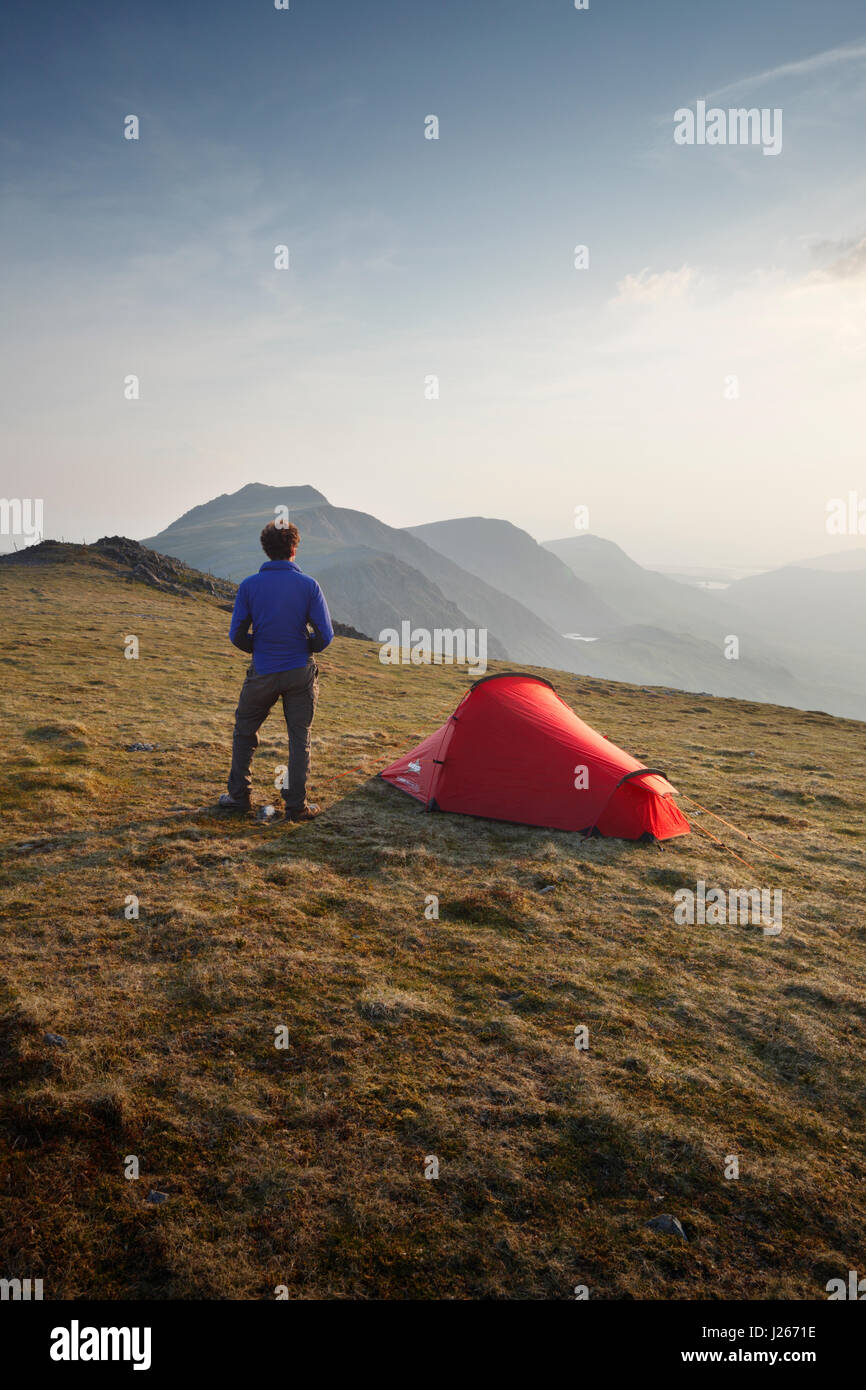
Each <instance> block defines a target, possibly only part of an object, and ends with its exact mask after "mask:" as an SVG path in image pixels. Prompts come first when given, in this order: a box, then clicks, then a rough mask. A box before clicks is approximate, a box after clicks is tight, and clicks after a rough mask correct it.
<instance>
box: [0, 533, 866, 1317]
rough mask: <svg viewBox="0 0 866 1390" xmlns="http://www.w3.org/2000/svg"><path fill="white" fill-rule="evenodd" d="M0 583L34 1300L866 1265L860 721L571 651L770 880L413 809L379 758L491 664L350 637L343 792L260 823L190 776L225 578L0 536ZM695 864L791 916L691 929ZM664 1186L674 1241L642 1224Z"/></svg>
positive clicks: (648, 1285)
mask: <svg viewBox="0 0 866 1390" xmlns="http://www.w3.org/2000/svg"><path fill="white" fill-rule="evenodd" d="M0 594H2V601H3V612H4V619H5V621H4V650H3V655H2V659H0V664H2V670H3V673H4V686H5V688H6V690H7V691H8V698H7V701H6V710H7V713H6V719H5V724H4V733H3V745H2V747H3V767H2V780H3V786H2V797H3V807H4V836H5V841H6V844H7V850H6V853H5V855H4V870H3V881H2V902H3V908H4V924H3V929H2V930H3V935H2V941H3V958H4V978H3V984H2V989H0V1081H2V1085H3V1090H4V1102H3V1116H2V1128H0V1145H2V1147H0V1165H2V1167H0V1194H2V1197H0V1202H2V1208H0V1209H2V1222H3V1249H2V1256H0V1260H2V1263H0V1274H3V1275H5V1276H7V1277H13V1276H17V1277H20V1278H25V1277H27V1276H31V1277H37V1278H42V1279H43V1280H44V1287H45V1295H46V1297H52V1298H69V1297H81V1296H104V1297H110V1298H130V1297H146V1296H155V1297H159V1298H263V1297H272V1296H273V1290H274V1287H275V1286H276V1285H279V1284H286V1285H288V1287H289V1290H290V1293H291V1296H293V1297H301V1298H313V1297H334V1296H341V1297H362V1298H369V1297H376V1298H405V1297H413V1298H416V1297H420V1298H426V1297H436V1296H439V1297H446V1298H466V1297H506V1298H516V1297H533V1298H568V1297H569V1296H571V1291H572V1289H573V1287H574V1285H575V1284H578V1283H585V1284H587V1285H589V1287H590V1289H591V1291H592V1295H593V1296H594V1297H601V1298H632V1297H640V1298H736V1297H750V1298H758V1299H761V1298H771V1297H779V1296H781V1297H790V1298H808V1297H816V1296H817V1297H820V1296H822V1295H823V1289H824V1284H825V1282H826V1280H827V1279H829V1278H831V1277H837V1276H840V1275H841V1276H843V1277H844V1275H845V1274H846V1272H847V1270H849V1269H860V1270H861V1271H862V1269H863V1267H864V1265H866V1255H864V1250H863V1245H862V1232H863V1229H864V1198H863V1191H864V1184H863V1178H864V1140H863V1132H862V1116H863V1108H864V1107H863V1102H864V1083H863V1079H862V1068H861V1065H860V1056H859V1054H860V1051H861V1039H862V1033H863V1023H864V1018H866V1003H864V997H863V992H862V988H861V982H862V979H863V964H864V942H866V925H864V917H863V910H862V909H863V892H862V885H863V834H864V815H863V806H862V795H861V781H860V778H861V776H862V760H863V745H862V728H863V726H862V725H858V724H855V723H853V722H846V721H844V720H837V719H831V718H828V717H826V716H822V715H815V714H805V713H798V712H796V711H792V710H782V709H778V708H775V707H771V706H766V705H757V704H744V703H741V702H737V701H733V700H717V699H710V698H708V697H700V696H693V695H685V694H678V693H669V692H657V691H655V692H642V691H640V690H638V689H635V688H633V687H627V686H621V685H615V684H608V683H605V682H599V681H590V680H581V679H578V678H571V677H567V676H561V675H559V674H558V673H557V674H555V675H554V676H553V679H554V683H555V684H556V686H557V688H558V689H559V691H560V693H561V694H562V695H563V696H564V697H565V698H566V699H567V700H569V702H570V703H571V704H572V705H573V706H574V707H575V708H576V709H577V710H578V711H579V713H580V714H581V715H582V716H583V717H585V718H586V719H587V720H588V721H589V722H590V723H591V724H593V725H595V726H596V727H597V728H599V729H600V730H601V731H602V732H604V733H607V734H609V735H610V737H611V738H613V739H614V740H615V741H616V742H618V743H620V744H622V745H623V746H624V747H626V748H628V749H629V750H630V751H632V752H634V753H636V754H638V755H639V756H646V757H647V760H648V761H650V762H651V764H652V765H654V766H655V765H659V766H662V767H665V768H667V769H668V770H669V772H670V774H671V776H672V777H673V778H674V780H675V781H676V783H677V784H678V785H679V786H680V787H681V788H682V790H683V791H687V792H688V793H689V794H690V795H692V796H693V797H695V798H696V799H697V800H698V801H701V802H703V803H705V804H706V805H709V806H711V807H713V808H715V809H716V810H718V811H719V812H720V813H721V814H722V815H726V816H731V817H733V819H734V820H735V821H737V822H738V823H740V824H742V825H743V826H744V828H746V829H747V830H749V831H750V832H752V833H754V834H756V835H757V836H758V837H759V839H761V840H763V841H764V842H765V843H766V844H767V845H769V846H770V847H771V848H774V849H775V850H776V851H777V852H778V853H780V854H781V855H782V859H781V860H780V861H776V860H774V859H772V858H770V857H769V856H768V855H764V854H763V853H762V852H759V851H757V850H754V849H751V848H750V847H745V848H746V853H745V857H746V858H747V859H751V860H752V861H753V862H754V863H755V865H756V866H757V872H756V873H755V874H752V873H750V872H748V871H746V870H745V869H744V868H743V867H742V866H741V865H740V864H738V863H737V862H736V861H735V860H734V859H733V858H732V857H731V856H730V855H725V854H724V853H722V852H721V851H719V850H717V849H716V848H715V847H713V846H711V845H709V844H708V842H706V841H705V840H703V839H702V838H701V837H700V836H699V835H697V834H695V835H693V836H690V837H688V838H687V839H683V840H677V841H673V842H669V843H668V844H667V845H666V846H665V849H664V852H663V853H660V852H659V850H658V849H657V848H655V847H651V846H643V845H633V844H624V843H621V842H618V841H612V840H595V841H587V842H584V841H581V840H580V838H579V837H577V836H573V835H566V834H559V833H554V832H549V831H541V830H531V829H526V828H522V827H516V826H508V825H502V824H495V823H491V822H484V821H477V820H471V819H466V818H460V817H449V816H437V815H426V814H424V812H423V811H422V810H421V808H420V807H419V806H418V805H417V804H416V803H415V802H413V801H411V800H410V799H409V798H406V797H403V796H401V795H400V794H399V793H398V792H396V791H394V790H393V789H392V788H389V787H387V786H385V785H384V784H383V783H382V782H380V781H378V780H376V779H375V777H374V776H373V774H374V773H375V772H376V771H377V770H378V769H379V768H380V767H381V766H383V765H384V764H385V762H386V761H390V760H391V759H392V758H393V757H394V756H396V754H397V753H398V752H400V751H402V750H405V749H406V748H408V747H410V746H411V745H412V743H413V742H414V741H416V740H418V739H419V738H420V737H421V736H423V735H424V734H426V733H427V732H429V731H430V730H431V729H432V728H434V727H435V726H436V725H437V724H438V723H440V722H441V721H442V720H443V719H444V718H445V717H446V716H447V714H448V713H449V712H450V711H451V709H452V708H453V707H454V705H455V704H456V703H457V700H458V699H459V698H460V695H461V694H462V693H463V691H464V690H465V688H466V686H467V684H468V680H467V678H466V677H465V675H461V674H460V673H458V672H456V671H454V670H451V669H448V668H437V667H431V668H420V669H399V668H397V669H395V668H389V667H383V666H381V665H380V664H379V662H378V661H377V659H376V648H375V647H374V646H372V645H371V644H367V643H362V642H350V641H347V640H342V639H338V640H337V641H336V642H335V643H334V645H333V648H332V649H331V650H330V651H329V652H327V653H326V654H325V655H324V656H323V657H322V658H321V662H320V664H321V667H322V680H321V696H322V697H321V705H320V711H319V716H318V719H317V722H316V725H315V729H314V779H313V785H312V792H313V794H314V796H315V797H316V799H317V800H318V801H319V802H320V804H322V805H323V806H324V808H325V811H324V814H323V815H322V816H321V817H320V818H319V819H318V820H317V821H316V822H314V823H312V824H310V825H298V826H292V827H285V826H283V827H273V828H268V827H264V826H260V825H258V824H256V823H255V821H254V820H253V819H252V818H250V819H240V820H232V819H225V818H222V817H221V816H220V815H219V814H218V813H214V812H212V811H210V810H208V809H207V808H208V806H209V805H211V804H212V803H213V802H214V801H215V799H216V797H217V795H218V793H219V792H220V791H221V790H222V788H223V778H224V775H225V771H226V757H227V753H228V748H229V740H230V732H231V716H232V711H233V709H234V704H235V700H236V695H237V689H238V684H239V681H240V679H241V675H242V670H243V658H242V657H241V655H240V654H239V653H236V652H234V651H233V649H232V648H230V647H229V646H228V643H227V641H226V636H225V633H226V627H227V615H226V614H225V613H223V612H221V611H220V610H219V608H218V607H217V606H216V604H214V603H211V602H209V601H207V600H204V599H201V600H197V599H186V598H181V597H175V596H171V595H164V594H161V593H158V592H153V591H151V590H148V589H145V588H142V587H139V586H136V585H134V584H128V583H125V582H123V581H121V580H120V579H118V578H115V577H113V576H112V575H111V573H110V572H109V571H108V570H107V569H106V568H105V567H104V566H101V567H100V566H96V565H93V564H90V563H89V562H87V561H86V560H85V559H83V558H81V559H79V560H76V561H75V562H74V563H73V562H70V563H68V564H67V565H66V566H65V567H63V566H54V567H46V568H45V569H25V568H17V567H16V568H13V567H3V568H2V569H0ZM127 633H136V634H138V635H139V637H140V638H141V657H140V659H139V660H138V661H137V662H136V661H127V660H125V659H124V657H123V652H122V647H123V638H124V636H125V635H126V634H127ZM283 732H284V730H283V729H282V726H281V724H280V722H279V721H278V718H277V715H276V714H274V716H272V719H271V721H270V722H269V724H268V725H267V726H266V727H265V730H264V731H263V733H264V737H263V740H262V744H261V747H260V750H259V753H258V755H257V762H256V769H257V774H258V776H259V779H260V780H259V787H260V789H261V796H260V798H259V799H260V801H261V802H264V801H266V800H273V799H274V798H275V796H276V793H275V792H274V791H273V788H272V780H271V779H272V776H273V768H274V767H275V766H276V765H278V764H280V763H283V762H284V761H285V750H284V743H283ZM135 741H143V742H148V743H153V744H155V745H156V748H155V751H154V752H152V753H131V752H127V751H126V745H127V744H130V743H133V742H135ZM752 755H754V756H752ZM359 764H361V765H362V767H363V768H364V769H365V770H366V773H368V774H369V775H367V776H365V773H364V772H360V773H351V774H350V775H348V776H344V777H339V776H338V774H340V773H344V772H346V770H347V769H352V768H355V767H356V766H358V765H359ZM699 823H700V822H699ZM715 829H716V830H718V827H715ZM733 843H735V842H734V841H732V844H733ZM737 848H738V849H739V850H742V849H743V844H739V845H738V846H737ZM699 878H703V879H705V880H707V882H709V883H711V884H717V885H719V886H722V887H726V888H727V887H739V886H744V885H745V886H752V884H759V885H764V886H774V887H781V888H782V889H783V892H784V898H785V927H784V931H783V933H782V935H781V936H780V937H778V938H776V939H772V938H765V937H763V936H762V934H761V932H760V930H756V929H755V928H753V927H725V928H718V927H716V928H713V927H704V928H699V927H695V928H689V927H681V926H676V925H675V924H674V921H673V912H672V894H673V891H674V889H675V888H676V887H679V886H689V885H691V886H694V884H695V881H696V880H697V879H699ZM548 885H554V891H552V892H548V893H544V894H542V893H540V891H539V890H540V889H541V888H543V887H546V886H548ZM431 893H435V894H437V895H438V897H439V900H440V917H439V920H438V921H436V920H426V919H425V916H424V905H425V896H426V895H427V894H431ZM128 894H135V895H137V896H138V897H139V898H140V913H141V915H140V918H139V920H138V921H127V920H126V918H125V917H124V902H125V899H126V897H127V895H128ZM281 1024H284V1025H285V1026H286V1027H287V1028H288V1035H289V1043H290V1045H289V1047H288V1049H287V1050H285V1051H283V1050H277V1049H276V1048H275V1046H274V1038H275V1031H274V1030H275V1029H276V1028H277V1027H278V1026H279V1025H281ZM576 1024H586V1025H587V1026H588V1027H589V1029H590V1040H591V1046H590V1050H589V1051H588V1052H585V1053H578V1052H576V1051H575V1048H574V1046H573V1038H574V1028H575V1025H576ZM46 1033H56V1034H59V1035H61V1036H62V1037H63V1038H64V1039H65V1040H66V1046H65V1047H59V1046H51V1045H49V1044H48V1043H46V1042H45V1041H44V1038H45V1034H46ZM129 1154H135V1155H137V1156H138V1157H139V1159H140V1163H141V1176H140V1178H139V1179H138V1181H129V1180H127V1179H126V1178H125V1177H124V1161H125V1156H126V1155H129ZM728 1154H737V1155H739V1159H740V1171H741V1176H740V1178H739V1180H738V1181H729V1180H726V1179H725V1178H724V1175H723V1168H724V1160H725V1156H726V1155H728ZM427 1155H436V1156H437V1157H438V1159H439V1163H440V1177H439V1179H438V1180H437V1181H427V1180H425V1178H424V1176H423V1166H424V1159H425V1156H427ZM151 1189H158V1190H162V1191H165V1192H167V1193H168V1194H169V1201H168V1202H167V1203H165V1204H164V1205H160V1206H156V1205H151V1204H149V1203H148V1202H147V1201H146V1198H147V1194H148V1192H149V1191H150V1190H151ZM661 1211H671V1212H673V1213H674V1214H676V1215H678V1216H679V1217H680V1218H681V1220H682V1222H683V1224H684V1226H685V1229H686V1231H687V1233H688V1235H689V1241H688V1243H687V1244H683V1243H682V1242H677V1241H676V1240H674V1239H673V1238H671V1237H666V1236H660V1235H658V1234H656V1233H654V1232H652V1231H649V1230H647V1229H646V1226H645V1222H646V1221H647V1219H648V1218H650V1217H652V1216H653V1215H655V1214H657V1213H658V1212H661Z"/></svg>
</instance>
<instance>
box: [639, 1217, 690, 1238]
mask: <svg viewBox="0 0 866 1390" xmlns="http://www.w3.org/2000/svg"><path fill="white" fill-rule="evenodd" d="M646 1224H647V1225H648V1226H649V1228H650V1230H651V1231H663V1232H664V1234H665V1235H666V1236H679V1238H680V1240H688V1236H687V1235H686V1233H685V1231H684V1230H683V1228H682V1226H681V1225H680V1223H679V1221H678V1219H677V1217H675V1216H671V1215H670V1213H669V1212H666V1211H665V1212H662V1214H661V1216H654V1217H653V1218H652V1220H651V1221H648V1222H647V1223H646Z"/></svg>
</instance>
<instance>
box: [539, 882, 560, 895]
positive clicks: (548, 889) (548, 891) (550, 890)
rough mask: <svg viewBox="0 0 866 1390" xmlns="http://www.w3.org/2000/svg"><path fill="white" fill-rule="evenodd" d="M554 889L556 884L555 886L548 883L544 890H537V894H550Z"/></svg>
mask: <svg viewBox="0 0 866 1390" xmlns="http://www.w3.org/2000/svg"><path fill="white" fill-rule="evenodd" d="M555 887H556V884H555V883H548V885H547V887H546V888H539V890H538V891H539V893H552V892H553V890H554V888H555Z"/></svg>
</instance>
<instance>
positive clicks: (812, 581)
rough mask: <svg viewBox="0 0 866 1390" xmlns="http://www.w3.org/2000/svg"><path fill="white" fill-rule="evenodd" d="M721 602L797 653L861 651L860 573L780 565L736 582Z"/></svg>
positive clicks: (864, 643)
mask: <svg viewBox="0 0 866 1390" xmlns="http://www.w3.org/2000/svg"><path fill="white" fill-rule="evenodd" d="M726 597H727V598H728V599H729V601H730V602H731V603H733V604H736V605H738V606H739V607H740V608H741V610H742V611H743V613H744V614H748V617H749V621H750V622H751V623H756V622H761V623H762V624H763V625H764V626H765V628H766V629H767V630H772V631H773V633H774V634H775V638H776V640H777V641H778V642H784V643H787V644H788V645H790V646H791V647H798V648H799V649H800V651H803V652H808V653H816V652H818V651H824V650H825V649H827V648H832V649H838V651H839V652H840V655H841V653H842V652H847V653H849V654H851V655H852V656H859V655H860V654H861V653H863V652H864V651H866V569H852V570H841V571H839V572H838V573H837V572H834V571H832V570H825V569H806V568H800V567H798V566H795V565H786V566H784V567H783V568H782V569H778V570H768V571H767V573H766V574H756V575H753V576H752V577H751V578H750V579H740V580H738V581H737V583H736V584H732V585H731V587H730V589H728V591H727V595H726Z"/></svg>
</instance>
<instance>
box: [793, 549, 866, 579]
mask: <svg viewBox="0 0 866 1390" xmlns="http://www.w3.org/2000/svg"><path fill="white" fill-rule="evenodd" d="M787 568H789V569H798V570H835V571H837V572H839V573H841V572H843V571H848V570H864V569H866V545H858V546H854V547H852V549H851V550H833V551H831V552H830V554H829V555H815V556H814V557H813V558H812V559H811V560H798V561H797V563H796V564H795V565H791V566H788V567H787Z"/></svg>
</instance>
